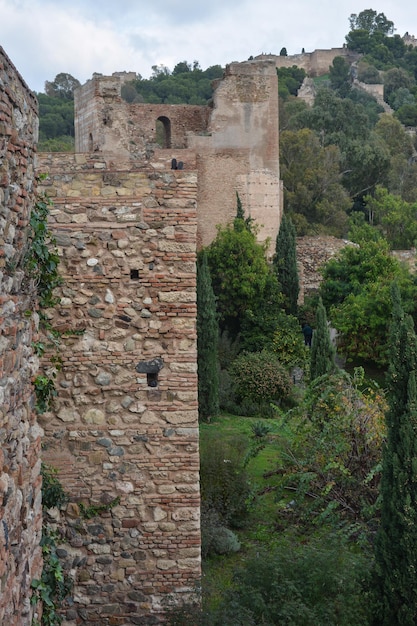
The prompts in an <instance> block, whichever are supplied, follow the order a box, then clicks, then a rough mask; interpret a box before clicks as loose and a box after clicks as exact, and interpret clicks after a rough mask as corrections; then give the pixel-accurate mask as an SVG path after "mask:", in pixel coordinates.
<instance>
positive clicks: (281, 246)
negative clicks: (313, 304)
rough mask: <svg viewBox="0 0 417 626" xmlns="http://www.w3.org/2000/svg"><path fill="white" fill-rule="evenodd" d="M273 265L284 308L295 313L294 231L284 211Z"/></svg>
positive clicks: (296, 294)
mask: <svg viewBox="0 0 417 626" xmlns="http://www.w3.org/2000/svg"><path fill="white" fill-rule="evenodd" d="M273 265H274V268H275V271H276V274H277V278H278V282H279V284H280V286H281V291H282V295H283V296H284V308H285V310H286V312H287V313H289V314H290V315H297V308H298V307H297V302H298V292H299V290H300V285H299V281H298V270H297V245H296V232H295V228H294V224H293V223H292V221H291V218H290V217H288V216H287V215H286V214H285V213H284V215H283V216H282V220H281V226H280V229H279V232H278V235H277V239H276V243H275V256H274V260H273Z"/></svg>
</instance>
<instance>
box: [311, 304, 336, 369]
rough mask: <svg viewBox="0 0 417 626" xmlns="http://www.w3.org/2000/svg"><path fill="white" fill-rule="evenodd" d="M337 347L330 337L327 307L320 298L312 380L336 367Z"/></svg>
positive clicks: (312, 347)
mask: <svg viewBox="0 0 417 626" xmlns="http://www.w3.org/2000/svg"><path fill="white" fill-rule="evenodd" d="M335 354H336V351H335V348H334V346H333V344H332V341H331V339H330V332H329V327H328V324H327V315H326V309H325V308H324V304H323V302H322V299H321V298H319V302H318V305H317V311H316V328H315V331H314V335H313V343H312V346H311V361H310V376H311V380H314V379H316V378H318V377H319V376H323V375H324V374H330V373H332V372H333V371H334V370H335V369H336V363H335Z"/></svg>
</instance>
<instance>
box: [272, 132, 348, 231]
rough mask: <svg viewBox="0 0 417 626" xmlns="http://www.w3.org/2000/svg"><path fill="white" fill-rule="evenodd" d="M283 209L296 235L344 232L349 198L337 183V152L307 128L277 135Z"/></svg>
mask: <svg viewBox="0 0 417 626" xmlns="http://www.w3.org/2000/svg"><path fill="white" fill-rule="evenodd" d="M280 164H281V176H282V179H283V182H284V201H285V210H286V212H287V214H288V215H289V216H290V217H291V219H292V221H293V223H294V224H295V226H296V229H297V233H298V234H299V235H304V234H311V233H315V232H317V231H320V232H326V233H329V234H339V235H341V234H342V233H343V232H344V229H345V226H346V223H347V219H346V210H347V209H348V208H349V206H350V201H349V198H348V196H347V194H346V192H345V190H344V188H343V186H342V185H341V182H340V152H339V150H338V148H337V147H336V146H326V147H323V146H322V145H321V143H320V140H319V138H318V137H317V135H316V134H315V133H314V132H313V131H312V130H309V129H308V128H303V129H301V130H298V131H290V130H288V131H283V132H282V133H281V136H280Z"/></svg>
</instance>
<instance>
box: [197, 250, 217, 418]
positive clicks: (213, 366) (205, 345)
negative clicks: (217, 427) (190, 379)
mask: <svg viewBox="0 0 417 626" xmlns="http://www.w3.org/2000/svg"><path fill="white" fill-rule="evenodd" d="M218 336H219V328H218V324H217V313H216V300H215V297H214V293H213V287H212V285H211V278H210V270H209V267H208V264H207V254H206V253H205V252H204V251H203V252H202V254H201V257H200V259H199V263H198V264H197V354H198V412H199V416H200V419H208V418H210V417H211V416H213V415H216V414H217V413H218V411H219V371H218V364H217V343H218Z"/></svg>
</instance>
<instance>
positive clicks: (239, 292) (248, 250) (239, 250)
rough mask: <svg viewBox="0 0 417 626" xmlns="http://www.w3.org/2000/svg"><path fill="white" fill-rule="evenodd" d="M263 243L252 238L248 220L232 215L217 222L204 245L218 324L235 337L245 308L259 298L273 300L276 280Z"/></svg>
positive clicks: (252, 308)
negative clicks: (228, 222) (231, 218)
mask: <svg viewBox="0 0 417 626" xmlns="http://www.w3.org/2000/svg"><path fill="white" fill-rule="evenodd" d="M266 246H267V243H265V244H260V243H258V241H257V240H256V232H255V231H254V230H253V227H252V224H251V220H250V219H243V218H242V217H236V218H235V219H234V221H233V225H228V226H225V227H222V226H219V227H218V231H217V236H216V238H215V239H214V241H213V242H212V243H211V244H210V245H209V246H208V247H207V249H206V251H207V260H208V265H209V268H210V274H211V278H212V284H213V290H214V293H215V295H216V298H217V308H218V312H219V324H220V328H221V330H222V331H223V330H227V331H228V333H229V335H230V336H231V337H232V338H235V337H236V336H237V335H238V334H239V332H240V330H241V325H242V321H243V318H244V315H245V313H246V312H247V311H249V310H250V311H253V312H256V311H257V309H258V308H259V307H261V306H262V303H263V302H269V303H270V305H271V306H275V305H276V304H277V301H276V296H277V291H278V290H277V281H276V278H275V277H274V276H273V275H272V272H271V270H270V268H269V265H268V262H267V260H266Z"/></svg>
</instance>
